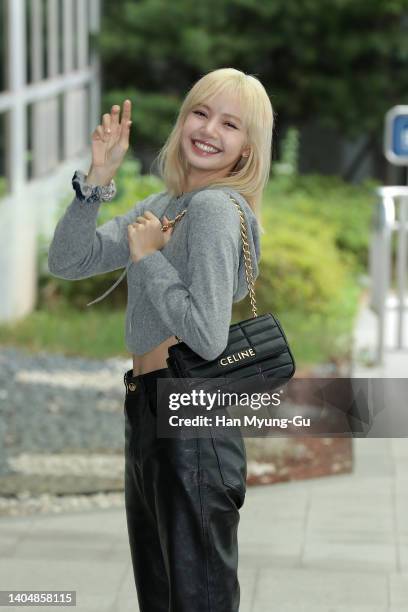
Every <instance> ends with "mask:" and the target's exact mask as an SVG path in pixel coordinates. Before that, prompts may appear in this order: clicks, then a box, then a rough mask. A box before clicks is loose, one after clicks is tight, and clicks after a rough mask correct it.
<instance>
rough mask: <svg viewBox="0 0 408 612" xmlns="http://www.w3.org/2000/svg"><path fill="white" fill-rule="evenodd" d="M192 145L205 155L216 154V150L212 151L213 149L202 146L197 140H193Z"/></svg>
mask: <svg viewBox="0 0 408 612" xmlns="http://www.w3.org/2000/svg"><path fill="white" fill-rule="evenodd" d="M194 144H195V146H196V147H198V148H199V149H201V150H202V151H206V152H207V153H218V149H214V148H213V147H209V146H208V145H204V144H202V143H201V142H198V141H197V140H194Z"/></svg>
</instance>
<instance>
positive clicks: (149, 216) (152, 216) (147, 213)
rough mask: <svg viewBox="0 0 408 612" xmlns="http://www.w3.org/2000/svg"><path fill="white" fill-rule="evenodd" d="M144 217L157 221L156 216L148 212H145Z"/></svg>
mask: <svg viewBox="0 0 408 612" xmlns="http://www.w3.org/2000/svg"><path fill="white" fill-rule="evenodd" d="M144 216H145V217H147V218H148V219H157V217H156V215H155V214H153V213H152V212H151V211H150V210H146V211H145V213H144Z"/></svg>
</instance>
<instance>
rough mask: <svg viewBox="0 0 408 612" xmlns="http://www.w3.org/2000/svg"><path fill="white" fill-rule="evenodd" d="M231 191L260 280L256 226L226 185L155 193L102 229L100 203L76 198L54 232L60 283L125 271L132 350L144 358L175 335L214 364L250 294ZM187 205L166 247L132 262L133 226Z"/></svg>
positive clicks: (53, 262) (52, 261) (52, 267)
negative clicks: (239, 305)
mask: <svg viewBox="0 0 408 612" xmlns="http://www.w3.org/2000/svg"><path fill="white" fill-rule="evenodd" d="M228 193H230V194H231V195H232V196H233V197H234V198H235V199H236V200H237V202H238V203H239V204H240V205H241V208H242V209H243V211H244V214H245V218H246V222H247V230H248V242H249V245H250V251H251V258H252V266H253V272H254V278H256V277H257V276H258V273H259V266H258V263H259V260H260V239H259V225H258V221H257V219H256V217H255V214H254V213H253V211H252V209H251V208H250V206H249V204H248V202H247V201H246V200H245V198H244V197H243V196H242V195H241V194H240V193H238V192H237V191H235V190H233V189H231V188H229V187H228V188H227V187H223V186H222V187H220V186H214V187H211V186H209V187H204V188H200V189H196V190H194V191H191V192H189V193H187V194H184V195H182V196H181V197H179V198H176V197H171V196H169V194H168V193H167V192H161V193H158V194H153V195H150V196H148V197H147V198H145V199H144V200H142V201H140V202H138V203H137V204H136V205H135V206H134V207H133V208H132V209H131V210H129V211H128V212H127V213H126V214H124V215H120V216H116V217H114V218H113V219H111V220H110V221H108V222H107V223H104V224H103V225H99V226H97V216H98V211H99V208H100V205H101V202H100V201H95V202H91V203H90V202H88V201H87V200H84V201H83V202H82V201H81V200H79V199H78V198H77V197H76V196H75V197H74V199H73V200H72V202H71V203H70V205H69V206H68V207H67V209H66V211H65V213H64V215H63V216H62V217H61V219H60V220H59V221H58V224H57V226H56V228H55V232H54V236H53V239H52V241H51V244H50V247H49V252H48V267H49V271H50V273H51V274H52V275H54V276H56V277H59V278H64V279H69V280H79V279H82V278H88V277H90V276H94V275H97V274H103V273H105V272H110V271H112V270H118V269H120V268H125V267H126V271H125V272H124V273H126V274H127V285H128V300H127V308H126V323H125V325H126V327H125V340H126V347H127V349H128V350H129V351H130V352H131V353H133V354H135V355H143V354H144V353H146V352H148V351H150V350H152V349H153V348H155V347H156V346H157V345H159V344H160V343H161V342H163V341H164V340H166V338H169V337H170V336H172V335H177V336H179V337H180V338H181V339H182V340H183V341H184V342H185V343H186V344H187V345H188V346H189V347H190V348H191V349H193V350H194V351H195V352H196V353H198V354H199V355H200V356H201V357H202V358H203V359H209V360H210V359H215V358H216V357H218V355H220V354H221V353H222V352H223V351H224V349H225V348H226V346H227V342H228V331H229V326H230V323H231V310H232V303H233V302H238V301H240V300H242V299H243V298H244V297H245V296H246V295H247V293H248V287H247V283H246V277H245V265H244V258H243V253H242V241H241V234H240V217H239V213H238V210H237V208H236V206H235V204H234V203H233V202H232V201H231V200H230V199H229V197H228ZM186 200H187V201H188V200H189V201H188V205H187V213H186V214H185V215H184V216H183V217H182V218H181V219H180V221H178V222H177V223H176V225H175V226H174V229H173V234H172V236H171V238H170V240H169V241H168V242H167V244H166V245H165V246H164V247H163V248H162V249H161V250H158V251H155V252H153V253H150V254H148V255H146V256H144V257H143V258H142V259H140V260H139V261H138V262H137V263H135V262H133V261H132V259H131V258H130V251H129V245H128V239H127V226H128V225H129V224H130V223H133V222H134V221H135V220H136V218H137V217H138V216H142V215H143V214H144V212H145V211H146V210H149V211H151V212H152V213H153V214H155V215H156V216H157V217H158V218H159V219H162V217H163V215H166V216H167V217H168V218H169V219H174V217H175V216H176V215H177V214H178V213H179V212H181V211H182V210H183V209H184V208H186V205H185V201H186ZM106 205H108V204H106V203H105V206H106ZM111 205H112V206H114V204H111ZM250 316H251V310H250V302H249V299H248V318H249V317H250Z"/></svg>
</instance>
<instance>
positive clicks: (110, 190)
mask: <svg viewBox="0 0 408 612" xmlns="http://www.w3.org/2000/svg"><path fill="white" fill-rule="evenodd" d="M86 178H87V177H86V175H85V173H84V172H82V171H81V170H76V171H75V174H74V176H73V177H72V187H73V189H74V191H75V193H76V196H77V198H78V200H80V201H81V202H84V201H86V202H96V201H100V202H110V201H111V200H112V199H113V198H114V197H115V195H116V185H115V181H114V180H113V179H112V180H111V182H110V183H109V185H89V184H88V183H87V182H86Z"/></svg>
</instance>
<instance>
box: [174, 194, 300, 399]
mask: <svg viewBox="0 0 408 612" xmlns="http://www.w3.org/2000/svg"><path fill="white" fill-rule="evenodd" d="M229 197H230V199H231V200H232V201H233V202H234V204H235V205H236V207H237V208H238V212H239V214H240V219H241V238H242V247H243V253H244V263H245V275H246V281H247V285H248V293H249V297H250V300H251V307H252V312H253V317H251V318H250V319H245V320H244V321H239V322H238V323H233V324H232V325H230V328H229V336H228V344H227V346H226V348H225V350H224V351H223V352H222V353H221V354H220V355H218V357H217V358H216V359H213V360H211V361H208V360H205V359H203V358H202V357H200V356H199V355H197V353H195V352H194V351H193V350H192V349H191V348H190V347H189V346H187V344H186V343H185V342H183V341H182V339H181V338H178V337H177V336H176V338H177V341H178V344H174V345H173V346H170V347H169V348H168V353H169V356H168V358H167V360H166V361H167V365H168V368H169V370H170V371H171V373H172V376H173V377H174V378H180V379H183V381H182V383H183V387H184V389H186V390H188V389H193V388H194V386H196V383H197V381H196V380H194V379H212V381H213V382H215V383H216V384H217V388H226V387H228V386H229V384H230V383H232V388H233V389H236V388H237V386H238V387H239V388H241V387H242V385H243V386H244V387H245V388H248V389H249V388H253V387H254V388H257V387H259V388H260V387H262V388H265V389H268V390H273V389H274V388H276V387H278V386H279V385H282V384H284V383H285V381H286V382H287V381H288V380H289V379H290V378H291V377H292V376H293V375H294V373H295V369H296V364H295V358H294V356H293V353H292V351H291V349H290V347H289V344H288V341H287V338H286V336H285V332H284V331H283V329H282V325H281V324H280V322H279V320H278V319H277V318H276V317H275V316H274V315H273V314H272V313H270V312H268V313H266V314H263V315H259V316H258V315H257V308H256V298H255V289H254V279H253V271H252V263H251V252H250V248H249V244H248V240H247V230H246V221H245V217H244V213H243V211H242V209H241V206H240V205H239V204H238V202H237V201H236V200H235V199H234V198H233V197H232V196H231V195H230V196H229ZM184 212H186V209H185V211H183V213H184ZM183 213H181V214H180V215H178V217H180V218H181V216H182V214H183ZM176 220H178V218H177V217H176V219H175V220H174V221H176ZM173 223H174V222H173ZM214 379H215V381H214ZM207 382H208V381H207ZM207 386H208V385H206V384H205V381H204V384H203V385H201V384H200V388H201V387H207Z"/></svg>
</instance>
